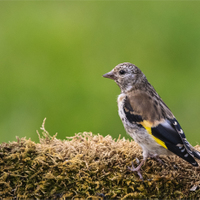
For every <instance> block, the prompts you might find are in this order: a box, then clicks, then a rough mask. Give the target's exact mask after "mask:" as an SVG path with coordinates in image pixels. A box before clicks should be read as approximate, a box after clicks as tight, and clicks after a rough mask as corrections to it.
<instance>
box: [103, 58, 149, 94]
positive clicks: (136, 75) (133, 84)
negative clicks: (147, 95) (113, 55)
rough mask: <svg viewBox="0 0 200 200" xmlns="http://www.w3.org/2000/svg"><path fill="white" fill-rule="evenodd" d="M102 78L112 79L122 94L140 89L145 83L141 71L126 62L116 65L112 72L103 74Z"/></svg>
mask: <svg viewBox="0 0 200 200" xmlns="http://www.w3.org/2000/svg"><path fill="white" fill-rule="evenodd" d="M103 77H105V78H110V79H113V80H114V81H115V82H116V83H117V85H118V86H119V87H120V89H121V91H122V92H128V91H130V90H132V89H136V88H140V87H141V86H142V85H143V84H144V83H145V82H146V81H147V80H146V77H145V75H144V74H143V73H142V71H141V70H140V69H139V68H138V67H136V66H135V65H133V64H131V63H128V62H125V63H121V64H118V65H117V66H116V67H115V68H114V69H113V70H111V71H110V72H108V73H106V74H104V75H103Z"/></svg>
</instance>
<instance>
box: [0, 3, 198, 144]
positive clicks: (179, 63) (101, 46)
mask: <svg viewBox="0 0 200 200" xmlns="http://www.w3.org/2000/svg"><path fill="white" fill-rule="evenodd" d="M125 61H128V62H132V63H134V64H136V65H137V66H138V67H140V68H141V70H142V71H143V72H144V73H145V75H146V76H147V78H148V80H149V81H150V83H151V84H152V85H153V86H154V87H155V89H156V90H157V92H158V93H159V94H160V96H161V97H162V98H163V100H164V101H165V103H166V104H167V105H168V106H169V108H170V109H171V110H172V111H173V113H174V115H175V116H176V117H177V119H178V121H179V122H180V124H181V125H182V127H183V129H184V131H185V133H186V136H187V138H188V140H189V141H190V142H191V143H192V144H193V145H196V144H197V142H200V137H199V130H198V125H199V119H200V117H199V114H200V92H199V91H200V89H199V88H200V79H199V76H200V2H194V1H192V2H189V1H185V2H184V1H182V2H179V1H176V2H172V1H169V2H167V1H164V2H163V1H161V2H159V1H153V2H152V1H150V2H148V1H141V2H139V1H132V2H130V1H128V2H119V1H116V2H114V1H110V2H105V1H101V2H93V1H86V2H85V1H83V2H81V1H75V2H0V69H1V71H0V83H1V86H0V108H1V111H0V130H1V133H0V142H8V141H13V140H16V136H19V137H25V136H26V137H27V138H29V137H30V138H31V139H32V140H34V141H36V142H38V136H37V134H36V130H39V128H40V127H41V124H42V121H43V119H44V118H45V117H46V118H47V120H46V129H47V130H48V131H49V132H50V134H51V135H53V134H55V133H56V132H57V133H58V136H57V137H58V138H60V139H64V138H65V137H66V136H73V135H74V134H75V133H78V132H83V131H92V132H93V133H94V134H97V133H100V134H102V135H107V134H110V135H112V136H113V138H118V135H119V134H121V135H122V137H126V138H129V137H128V135H126V133H125V130H124V128H123V125H122V123H121V121H120V119H119V116H118V112H117V103H116V98H117V95H119V93H120V90H119V88H118V86H117V85H116V84H115V83H114V82H113V81H111V80H108V79H104V78H103V77H102V75H103V74H104V73H106V72H108V71H110V70H111V69H112V68H114V67H115V66H116V65H117V64H119V63H121V62H125ZM40 132H41V131H40Z"/></svg>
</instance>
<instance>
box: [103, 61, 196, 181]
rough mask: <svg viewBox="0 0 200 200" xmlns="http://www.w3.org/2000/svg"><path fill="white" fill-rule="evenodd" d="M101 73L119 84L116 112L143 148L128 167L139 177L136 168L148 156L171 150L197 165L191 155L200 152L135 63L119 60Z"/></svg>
mask: <svg viewBox="0 0 200 200" xmlns="http://www.w3.org/2000/svg"><path fill="white" fill-rule="evenodd" d="M103 76H104V77H105V78H110V79H113V80H114V81H115V82H116V83H117V84H118V86H119V87H120V89H121V94H120V95H119V97H118V112H119V116H120V118H121V120H122V122H123V125H124V127H125V129H126V131H127V133H128V134H129V135H130V136H131V137H132V138H133V139H134V140H135V141H136V142H137V143H138V144H140V146H141V147H142V149H143V161H142V162H141V163H140V164H139V166H138V167H137V168H134V166H132V168H130V169H131V170H132V171H137V172H138V174H139V176H140V177H141V178H142V175H141V173H140V168H141V166H142V165H143V163H144V162H145V160H146V159H147V158H148V157H156V158H158V155H161V154H164V155H171V154H172V153H174V154H176V155H178V156H179V157H181V158H183V159H184V160H186V161H187V162H189V163H191V164H192V165H193V166H198V163H197V162H196V161H195V159H194V157H196V158H198V159H200V153H199V152H198V151H196V150H195V149H194V148H193V147H192V146H191V145H190V144H189V143H188V141H187V140H186V138H185V134H184V132H183V130H182V128H181V126H180V125H179V123H178V121H177V120H176V118H175V117H174V115H173V114H172V112H171V111H170V109H169V108H168V107H167V106H166V104H165V103H164V102H163V100H162V99H161V98H160V96H159V95H158V94H157V92H156V91H155V89H154V88H153V86H152V85H151V84H150V83H149V82H148V80H147V79H146V76H145V75H144V74H143V73H142V71H141V70H140V69H139V68H138V67H136V66H135V65H133V64H131V63H121V64H119V65H117V66H116V67H115V68H114V69H113V70H112V71H111V72H109V73H107V74H105V75H103ZM158 160H159V159H158Z"/></svg>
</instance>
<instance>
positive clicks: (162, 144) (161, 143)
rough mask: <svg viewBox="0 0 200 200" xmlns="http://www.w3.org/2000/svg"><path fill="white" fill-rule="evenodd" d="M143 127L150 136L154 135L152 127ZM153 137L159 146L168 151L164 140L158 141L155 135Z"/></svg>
mask: <svg viewBox="0 0 200 200" xmlns="http://www.w3.org/2000/svg"><path fill="white" fill-rule="evenodd" d="M141 124H142V123H141ZM143 127H144V128H145V129H146V130H147V132H148V133H149V134H150V135H152V132H151V127H147V126H144V125H143ZM152 137H153V139H154V140H155V141H156V142H157V143H158V144H159V145H161V146H162V147H164V148H165V149H167V147H166V145H165V143H164V142H163V141H162V140H160V139H158V138H157V137H155V136H153V135H152Z"/></svg>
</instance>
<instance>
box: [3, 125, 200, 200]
mask: <svg viewBox="0 0 200 200" xmlns="http://www.w3.org/2000/svg"><path fill="white" fill-rule="evenodd" d="M42 129H43V137H40V136H39V137H40V143H35V142H33V141H31V140H30V139H29V140H27V139H25V138H21V139H19V138H18V139H17V141H15V142H10V143H2V144H1V145H0V197H4V198H6V197H7V198H9V197H12V198H13V197H15V198H19V199H20V198H23V199H24V198H39V199H43V198H70V199H71V198H76V197H79V198H94V199H95V198H96V199H99V198H103V199H107V198H108V199H111V198H115V199H116V198H121V199H132V198H133V199H138V198H142V199H146V198H159V199H163V198H166V199H172V198H174V199H175V198H176V199H177V198H184V199H189V198H191V199H197V198H200V190H199V189H198V185H199V184H200V173H199V172H200V170H199V168H195V167H192V166H191V165H190V164H189V163H187V162H185V161H184V160H182V159H180V158H178V157H177V156H172V157H166V156H162V157H161V158H162V160H163V161H164V162H165V165H161V164H160V163H158V162H157V161H155V160H154V159H148V161H147V162H146V164H145V165H144V166H143V167H142V174H143V178H144V181H142V180H140V179H139V177H138V175H137V173H134V172H131V171H129V170H128V169H127V167H128V166H131V163H132V161H133V163H134V164H135V165H137V162H136V158H138V159H142V152H141V149H140V147H139V146H138V145H137V144H136V143H135V142H134V141H129V140H125V139H124V138H122V139H120V138H118V139H117V140H114V139H112V137H111V136H109V135H108V136H106V137H103V136H101V135H93V134H92V133H86V132H84V133H79V134H76V135H75V136H74V137H70V138H67V139H66V140H59V139H57V138H56V135H55V136H53V137H51V136H50V135H49V134H48V132H47V131H46V130H45V129H44V124H43V128H42ZM195 148H196V149H199V150H200V146H196V147H195ZM191 188H192V190H193V191H191Z"/></svg>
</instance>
